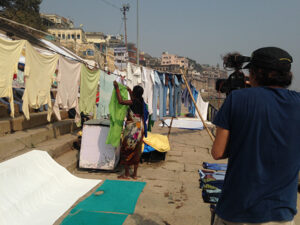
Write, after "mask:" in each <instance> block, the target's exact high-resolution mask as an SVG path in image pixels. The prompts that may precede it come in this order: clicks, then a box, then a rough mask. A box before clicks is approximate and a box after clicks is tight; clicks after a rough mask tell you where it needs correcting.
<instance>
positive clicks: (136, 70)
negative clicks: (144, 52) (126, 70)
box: [132, 65, 142, 87]
mask: <svg viewBox="0 0 300 225" xmlns="http://www.w3.org/2000/svg"><path fill="white" fill-rule="evenodd" d="M132 67H133V70H132V71H133V74H132V75H133V87H134V86H136V85H140V86H142V70H141V67H139V66H135V65H132Z"/></svg>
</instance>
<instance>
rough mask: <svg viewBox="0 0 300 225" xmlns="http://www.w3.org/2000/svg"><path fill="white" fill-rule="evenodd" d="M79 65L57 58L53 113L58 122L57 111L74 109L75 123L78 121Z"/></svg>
mask: <svg viewBox="0 0 300 225" xmlns="http://www.w3.org/2000/svg"><path fill="white" fill-rule="evenodd" d="M80 72H81V63H78V62H75V61H70V60H67V59H65V58H64V57H62V56H60V57H59V66H58V75H57V82H58V88H57V94H56V99H55V104H54V106H53V111H54V113H55V115H56V117H57V119H58V120H61V116H60V112H59V109H60V108H61V109H63V110H69V109H71V108H75V111H76V116H75V122H76V123H78V122H79V121H80V112H79V105H78V91H79V84H80Z"/></svg>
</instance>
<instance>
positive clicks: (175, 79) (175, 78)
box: [174, 75, 179, 86]
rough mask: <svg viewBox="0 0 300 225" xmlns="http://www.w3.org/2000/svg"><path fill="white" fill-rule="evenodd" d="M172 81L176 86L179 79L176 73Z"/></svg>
mask: <svg viewBox="0 0 300 225" xmlns="http://www.w3.org/2000/svg"><path fill="white" fill-rule="evenodd" d="M174 82H175V85H176V86H179V81H178V78H177V76H176V75H174Z"/></svg>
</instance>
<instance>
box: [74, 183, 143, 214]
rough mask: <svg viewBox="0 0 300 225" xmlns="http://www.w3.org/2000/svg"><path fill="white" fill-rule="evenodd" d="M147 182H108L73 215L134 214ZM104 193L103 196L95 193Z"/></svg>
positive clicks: (81, 204) (75, 210) (77, 207)
mask: <svg viewBox="0 0 300 225" xmlns="http://www.w3.org/2000/svg"><path fill="white" fill-rule="evenodd" d="M145 185H146V183H145V182H134V181H120V180H106V181H105V182H104V183H103V184H102V185H101V186H100V187H99V188H98V189H97V190H96V191H95V192H94V193H93V194H92V195H91V196H89V197H88V198H86V199H85V200H83V201H82V202H80V203H79V204H78V205H77V206H76V207H75V208H74V209H73V210H72V211H71V213H72V214H74V213H76V212H79V211H88V212H95V211H98V212H99V211H101V212H118V213H127V214H132V213H133V212H134V209H135V205H136V202H137V200H138V198H139V196H140V194H141V192H142V191H143V189H144V186H145ZM99 191H103V194H101V195H95V193H97V192H99Z"/></svg>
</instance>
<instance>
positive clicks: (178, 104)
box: [174, 76, 181, 116]
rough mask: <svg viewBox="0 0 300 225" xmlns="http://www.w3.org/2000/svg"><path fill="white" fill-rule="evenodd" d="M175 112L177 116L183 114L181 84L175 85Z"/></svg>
mask: <svg viewBox="0 0 300 225" xmlns="http://www.w3.org/2000/svg"><path fill="white" fill-rule="evenodd" d="M175 77H176V76H175ZM174 113H175V116H180V114H181V85H179V86H176V85H175V87H174Z"/></svg>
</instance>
